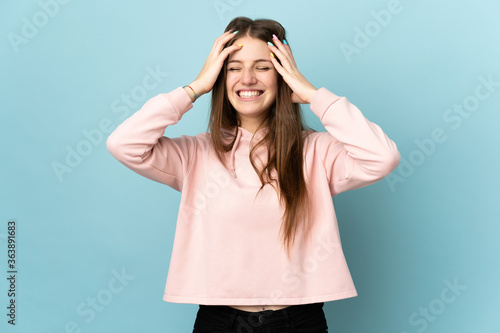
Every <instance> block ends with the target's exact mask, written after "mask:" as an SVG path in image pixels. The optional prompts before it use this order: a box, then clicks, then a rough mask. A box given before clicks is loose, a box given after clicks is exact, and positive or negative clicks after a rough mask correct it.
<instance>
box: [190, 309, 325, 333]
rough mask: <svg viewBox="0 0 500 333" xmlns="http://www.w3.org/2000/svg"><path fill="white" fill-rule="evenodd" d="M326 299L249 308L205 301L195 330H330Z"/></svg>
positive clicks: (315, 332) (236, 332)
mask: <svg viewBox="0 0 500 333" xmlns="http://www.w3.org/2000/svg"><path fill="white" fill-rule="evenodd" d="M323 305H324V303H323V302H322V303H313V304H301V305H291V306H289V307H286V308H284V309H281V310H276V311H273V310H265V311H259V312H248V311H242V310H238V309H234V308H232V307H230V306H225V305H201V304H200V308H199V310H198V313H197V315H196V320H195V323H194V329H193V333H295V332H297V333H298V332H301V333H326V332H328V326H327V322H326V317H325V313H324V312H323Z"/></svg>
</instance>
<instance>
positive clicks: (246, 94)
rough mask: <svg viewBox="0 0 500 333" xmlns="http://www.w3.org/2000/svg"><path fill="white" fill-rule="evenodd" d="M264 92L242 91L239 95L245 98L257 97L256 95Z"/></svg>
mask: <svg viewBox="0 0 500 333" xmlns="http://www.w3.org/2000/svg"><path fill="white" fill-rule="evenodd" d="M261 94H262V92H261V91H256V90H254V91H240V93H239V95H240V97H243V98H252V97H256V96H259V95H261Z"/></svg>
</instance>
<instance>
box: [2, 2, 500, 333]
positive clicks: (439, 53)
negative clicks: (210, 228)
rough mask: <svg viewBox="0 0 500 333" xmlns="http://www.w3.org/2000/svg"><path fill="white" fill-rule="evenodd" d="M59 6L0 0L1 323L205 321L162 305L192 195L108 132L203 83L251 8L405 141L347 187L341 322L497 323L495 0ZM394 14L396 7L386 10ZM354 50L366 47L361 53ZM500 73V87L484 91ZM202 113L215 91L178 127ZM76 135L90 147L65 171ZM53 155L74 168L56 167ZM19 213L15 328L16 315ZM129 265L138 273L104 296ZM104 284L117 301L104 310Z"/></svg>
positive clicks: (355, 332) (130, 325) (340, 203)
mask: <svg viewBox="0 0 500 333" xmlns="http://www.w3.org/2000/svg"><path fill="white" fill-rule="evenodd" d="M61 1H62V0H61ZM44 4H47V5H44ZM49 4H52V5H49ZM54 4H55V2H54V1H52V0H50V1H49V0H43V1H41V2H37V1H22V2H20V1H18V2H13V1H9V2H2V4H0V12H2V19H1V20H0V35H1V36H2V38H1V39H0V48H1V55H0V60H1V61H0V69H1V72H0V75H1V81H0V97H1V108H2V116H1V121H0V133H1V140H0V151H1V155H0V168H1V169H0V170H1V173H0V188H1V191H0V208H1V209H0V221H1V224H0V249H1V250H0V253H1V259H0V268H1V277H2V278H1V281H0V295H1V296H0V308H1V309H2V310H1V313H0V314H1V316H0V318H2V319H1V323H0V328H1V329H0V330H1V331H2V332H53V333H60V332H65V327H69V329H67V330H66V332H73V331H74V332H138V331H143V332H191V330H192V325H193V323H194V319H195V315H196V311H197V309H198V305H194V304H175V303H167V302H164V301H163V300H162V296H163V290H164V287H165V281H166V277H167V273H168V265H169V260H170V254H171V249H172V243H173V237H174V231H175V223H176V216H177V209H178V205H179V200H180V195H179V193H178V192H175V191H174V190H173V189H170V188H168V187H166V186H164V185H161V184H159V183H155V182H152V181H150V180H148V179H146V178H143V177H141V176H139V175H137V174H135V173H133V172H131V171H130V170H128V169H127V168H125V167H124V166H123V165H121V164H120V163H119V162H117V161H116V160H115V159H114V158H113V157H112V156H111V155H110V154H109V153H108V151H107V150H106V146H105V143H104V141H105V139H106V137H107V135H108V134H109V130H112V129H114V128H115V127H116V126H117V125H118V124H120V123H121V122H122V121H123V120H124V119H125V116H126V115H127V116H128V115H131V114H132V113H133V112H135V111H136V110H138V109H139V108H140V106H142V105H143V104H144V103H145V102H146V101H147V99H149V98H151V97H153V96H155V95H156V94H158V93H161V92H169V91H171V90H173V89H175V88H176V87H178V86H181V85H184V84H188V83H190V82H191V81H193V80H194V78H196V76H197V75H198V73H199V71H200V70H201V68H202V66H203V64H204V62H205V59H206V56H207V55H208V53H209V52H210V50H211V47H212V44H213V41H214V40H215V38H217V37H218V36H219V35H220V34H222V32H223V30H224V28H225V26H226V25H227V24H228V23H229V21H230V20H231V19H232V18H233V17H235V16H239V15H244V16H249V17H251V18H254V19H255V18H273V19H276V20H278V21H279V22H281V23H282V24H283V25H284V26H285V28H286V29H287V33H288V42H289V43H290V46H291V47H292V50H293V52H294V56H295V59H296V62H297V64H298V66H299V69H300V70H301V72H302V73H303V74H304V76H305V77H306V78H308V80H309V81H310V82H312V83H313V84H314V85H315V86H316V87H317V88H319V87H326V88H328V89H329V90H331V91H332V92H335V93H336V94H337V95H341V96H346V97H348V98H349V100H350V101H351V102H352V103H354V104H355V105H356V106H358V108H359V109H360V110H362V112H363V114H364V115H365V116H366V117H367V118H368V119H369V120H370V121H372V122H375V123H377V124H379V125H380V126H381V127H382V129H383V130H384V131H385V132H386V133H387V135H388V136H389V137H390V138H391V139H393V140H394V141H395V142H396V144H397V146H398V149H399V151H400V152H401V156H402V162H401V164H400V166H399V167H398V169H396V170H395V171H394V172H393V173H392V174H391V175H390V176H389V177H388V178H386V179H384V180H382V181H380V182H378V183H376V184H374V185H372V186H369V187H366V188H362V189H358V190H354V191H350V192H346V193H342V194H340V195H339V196H337V197H336V198H335V199H334V202H335V204H336V210H337V214H338V220H339V225H340V231H341V236H342V243H343V248H344V251H345V255H346V258H347V262H348V264H349V268H350V270H351V273H352V276H353V279H354V282H355V285H356V287H357V290H358V293H359V296H358V297H355V298H351V299H345V300H340V301H335V302H328V303H325V307H324V310H325V313H326V316H327V319H328V323H329V327H330V330H331V331H334V332H350V333H361V332H363V333H364V332H384V333H388V332H394V333H403V332H405V333H413V332H424V331H425V332H429V333H431V332H440V333H443V332H445V333H446V332H454V333H457V332H460V333H462V332H474V333H476V332H480V333H489V332H492V333H493V332H494V333H498V332H500V323H499V321H498V313H499V312H500V301H499V300H500V287H499V286H500V284H499V283H498V281H499V277H500V275H499V273H500V256H499V254H500V245H499V242H498V236H499V231H500V230H499V229H500V228H499V224H498V216H499V215H500V214H499V213H500V209H499V206H500V205H499V204H498V202H499V190H498V188H499V186H500V176H499V173H498V170H499V166H500V157H499V149H498V145H499V143H500V134H499V133H500V131H498V125H499V124H500V115H499V107H500V86H499V83H498V82H500V64H499V61H498V59H500V43H499V39H498V32H499V31H500V21H499V20H498V13H500V3H499V2H498V1H493V0H490V1H476V2H474V3H473V4H472V3H471V2H457V1H450V0H447V1H440V2H435V1H424V0H421V1H416V0H414V1H410V0H401V1H400V2H399V5H397V6H396V5H394V4H395V2H394V1H385V0H384V1H367V0H358V1H281V2H278V1H273V2H271V1H248V0H220V1H219V0H218V1H201V0H197V1H194V0H192V1H155V0H150V1H140V2H139V1H128V2H125V1H116V0H114V1H105V2H103V1H68V2H67V3H65V4H59V5H57V6H55V5H54ZM44 8H45V9H44ZM388 8H390V9H392V10H393V13H392V14H391V19H390V21H389V20H388V19H387V17H386V21H385V22H382V21H381V22H382V23H384V24H383V25H382V24H381V23H377V20H376V17H378V18H379V20H381V17H383V16H381V14H380V11H382V10H387V9H388ZM395 8H396V9H397V10H395ZM396 12H397V13H396ZM47 13H48V14H47ZM377 13H379V14H377ZM389 13H390V12H389ZM35 23H36V24H37V25H38V27H37V26H36V25H35V26H34V27H35V29H36V30H34V29H31V31H30V30H29V29H28V26H29V25H31V24H35ZM377 27H378V28H379V29H378V30H377ZM370 29H371V30H370ZM359 31H364V33H365V34H368V35H367V36H368V37H366V38H365V39H364V40H363V38H362V36H361V35H360V32H359ZM23 33H24V36H23ZM23 38H25V39H24V40H23ZM16 40H17V42H15V41H16ZM20 41H22V42H20ZM356 43H357V45H358V46H356ZM363 43H364V44H363ZM347 44H349V45H351V47H357V51H356V52H355V53H352V54H350V55H347V54H346V53H345V52H344V51H343V48H345V47H346V45H347ZM155 70H156V71H159V72H160V73H161V74H160V75H158V77H157V81H156V83H157V86H156V87H155V88H154V89H146V88H145V87H143V83H142V82H143V78H144V77H145V76H146V75H148V71H155ZM488 77H491V78H490V80H491V81H493V82H495V83H494V84H493V85H492V86H491V87H490V91H489V90H488V89H487V87H486V86H484V84H483V86H481V87H479V88H477V87H478V86H480V85H481V82H482V81H481V79H483V80H488ZM151 82H153V81H151ZM495 84H496V86H495ZM149 88H151V87H149ZM476 89H479V91H480V94H482V95H481V96H483V97H482V99H481V100H479V99H477V98H476V97H474V96H475V94H476ZM122 94H128V95H130V94H134V96H135V98H136V100H135V102H134V103H135V104H131V105H126V104H125V103H123V102H121V96H122ZM486 95H487V96H486ZM485 96H486V97H485ZM474 102H478V104H477V105H473V103H474ZM464 103H470V104H469V106H468V108H469V110H471V111H466V112H464V113H463V115H461V116H459V113H456V112H454V111H453V110H452V108H453V106H454V105H455V104H456V105H463V104H464ZM208 107H209V95H206V96H203V97H202V98H200V100H198V101H197V102H196V103H195V107H194V109H192V110H191V111H190V112H188V113H187V114H186V115H185V116H184V117H183V119H182V121H181V122H180V123H179V124H178V125H176V126H173V127H171V128H169V129H168V130H167V132H166V134H167V135H169V136H179V135H181V134H192V135H194V134H197V133H200V132H204V131H205V130H206V125H207V120H208ZM303 110H304V113H305V114H306V116H307V119H308V122H309V124H310V125H311V126H312V127H314V128H316V129H319V130H322V128H321V123H320V122H319V120H318V119H316V118H315V116H314V114H312V113H311V112H310V110H309V106H307V105H305V106H303ZM117 111H118V112H117ZM452 112H453V113H452ZM451 116H453V117H455V118H450V117H451ZM452 119H453V120H452ZM100 124H101V127H102V128H100V127H99V126H100ZM102 124H104V125H102ZM436 130H437V131H441V135H440V137H441V140H440V142H435V141H434V143H432V144H431V143H430V140H432V138H433V135H432V132H433V131H436ZM85 131H86V132H87V133H94V136H93V139H92V140H93V142H90V141H89V139H87V137H86V136H85V134H84V133H85ZM106 131H107V133H106ZM99 133H100V134H99ZM444 138H446V139H444ZM89 142H90V143H89ZM418 142H426V143H427V146H425V145H424V146H422V145H420V146H419V145H418V144H417V143H418ZM422 147H423V148H422ZM426 147H427V148H426ZM77 149H80V151H82V152H84V153H85V154H86V156H81V159H80V160H77V159H76V160H73V161H72V165H73V167H69V166H68V163H67V161H66V158H67V155H68V154H69V153H68V152H69V151H71V150H73V151H75V150H77ZM57 163H59V164H58V165H59V166H61V165H66V167H67V169H65V172H63V173H62V174H59V175H58V173H57V172H55V171H54V165H57ZM12 219H13V220H16V221H17V241H18V249H17V250H18V252H17V260H18V262H17V267H16V268H17V269H18V275H17V291H18V294H17V297H16V301H17V324H16V326H15V327H12V326H11V325H8V324H7V323H6V321H7V316H6V313H7V310H6V306H7V304H8V303H7V302H8V301H9V299H8V297H7V289H8V284H7V281H6V279H5V274H6V271H7V266H6V262H7V238H6V236H7V235H6V233H7V222H8V221H9V220H12ZM117 272H118V273H122V272H125V274H126V275H128V276H129V280H126V281H125V282H123V283H122V284H121V285H120V284H119V283H116V284H115V285H114V286H115V288H118V287H119V286H121V289H120V292H116V293H110V291H109V288H110V286H109V283H110V282H112V281H114V280H113V278H114V276H115V275H114V274H118V273H117ZM449 283H451V284H458V285H460V286H461V287H460V288H461V289H459V290H455V293H454V292H453V291H452V290H451V289H449V286H448V284H449ZM113 290H114V289H113ZM443 295H445V296H444V297H445V298H443ZM98 296H99V297H100V299H101V300H105V301H104V302H105V303H106V304H104V305H101V308H99V310H90V309H92V308H91V307H90V306H89V305H86V304H87V302H89V300H90V301H91V299H92V298H94V299H95V298H96V297H98ZM106 296H111V298H109V297H108V298H106ZM444 300H446V302H445V301H444ZM78 309H80V312H78ZM425 309H427V311H428V313H429V314H428V315H427V316H426V315H424V314H423V312H422V311H426V310H425ZM82 311H84V312H83V313H82ZM72 325H74V327H75V328H74V329H73V328H71V326H72Z"/></svg>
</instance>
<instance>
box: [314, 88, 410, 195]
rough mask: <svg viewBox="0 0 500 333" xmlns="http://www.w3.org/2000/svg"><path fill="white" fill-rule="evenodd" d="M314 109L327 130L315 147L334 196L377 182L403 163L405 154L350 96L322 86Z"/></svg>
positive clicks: (316, 97) (316, 96)
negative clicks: (340, 95) (402, 159)
mask: <svg viewBox="0 0 500 333" xmlns="http://www.w3.org/2000/svg"><path fill="white" fill-rule="evenodd" d="M310 108H311V111H312V112H313V113H314V114H316V116H318V117H319V119H320V120H321V123H322V124H323V125H324V126H325V129H326V130H327V132H326V133H325V132H324V133H322V135H320V136H319V137H318V139H317V141H316V143H315V145H316V147H315V149H316V150H317V151H318V153H319V154H320V155H319V156H320V159H321V162H322V163H323V166H324V168H325V171H326V175H327V178H328V182H329V184H330V192H331V193H332V196H335V195H337V194H339V193H341V192H345V191H349V190H354V189H358V188H361V187H365V186H368V185H370V184H373V183H375V182H377V181H379V180H381V179H383V178H384V177H386V176H387V175H389V174H390V173H391V172H392V171H393V170H394V169H396V167H397V166H398V165H399V162H400V159H401V155H400V153H399V151H398V149H397V146H396V144H395V143H394V141H392V140H391V139H390V138H389V137H387V135H386V134H385V133H384V132H383V131H382V129H381V128H380V127H379V126H378V125H377V124H374V123H372V122H370V121H369V120H368V119H366V118H365V117H364V116H363V114H362V113H361V111H360V110H359V109H358V108H357V107H356V106H354V105H353V104H351V103H350V102H349V101H348V100H347V98H346V97H339V96H337V95H335V94H334V93H332V92H330V91H329V90H327V89H326V88H320V89H319V90H318V91H316V93H315V94H314V95H313V97H312V99H311V103H310Z"/></svg>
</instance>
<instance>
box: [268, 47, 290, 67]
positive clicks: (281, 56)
mask: <svg viewBox="0 0 500 333" xmlns="http://www.w3.org/2000/svg"><path fill="white" fill-rule="evenodd" d="M268 47H269V49H270V50H271V51H272V53H274V55H275V56H276V57H278V59H279V60H280V61H281V65H282V66H283V67H284V68H286V69H287V70H288V71H291V70H292V69H293V67H292V66H291V65H290V62H291V61H290V59H289V57H288V56H287V55H286V54H284V53H283V52H281V51H280V50H279V49H278V48H277V47H276V46H272V45H269V44H268Z"/></svg>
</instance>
